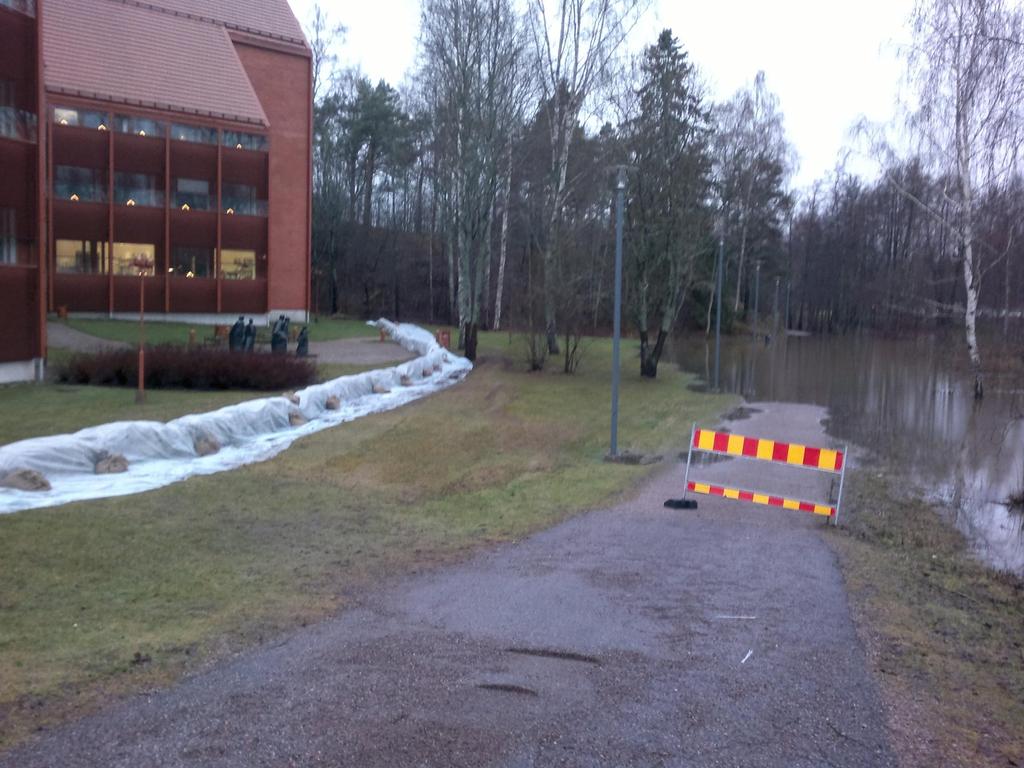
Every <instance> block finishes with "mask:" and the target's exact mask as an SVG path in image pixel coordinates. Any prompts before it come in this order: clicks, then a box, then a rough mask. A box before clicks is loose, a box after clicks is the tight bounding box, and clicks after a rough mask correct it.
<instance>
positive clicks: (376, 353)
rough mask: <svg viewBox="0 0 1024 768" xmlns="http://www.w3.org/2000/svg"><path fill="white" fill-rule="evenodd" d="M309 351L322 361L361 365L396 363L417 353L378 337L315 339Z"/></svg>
mask: <svg viewBox="0 0 1024 768" xmlns="http://www.w3.org/2000/svg"><path fill="white" fill-rule="evenodd" d="M309 351H310V352H311V353H312V354H314V355H316V356H317V359H318V360H319V361H320V362H321V363H353V364H360V365H374V364H377V363H379V364H381V365H394V364H396V363H401V362H405V361H406V360H412V359H413V358H414V357H416V354H415V353H413V352H410V351H409V350H407V349H405V348H404V347H402V346H401V345H400V344H396V343H395V342H393V341H378V340H377V339H337V340H335V341H313V342H310V344H309Z"/></svg>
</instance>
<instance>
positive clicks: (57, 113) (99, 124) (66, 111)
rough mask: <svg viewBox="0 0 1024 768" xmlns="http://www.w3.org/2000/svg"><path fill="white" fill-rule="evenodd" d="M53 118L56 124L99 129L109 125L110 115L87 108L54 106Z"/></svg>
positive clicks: (106, 127)
mask: <svg viewBox="0 0 1024 768" xmlns="http://www.w3.org/2000/svg"><path fill="white" fill-rule="evenodd" d="M53 120H54V122H55V123H57V124H58V125H77V126H79V127H81V128H96V129H98V130H101V131H105V130H107V129H108V128H109V127H110V115H108V114H107V113H106V112H92V111H90V110H87V109H70V108H68V107H54V108H53Z"/></svg>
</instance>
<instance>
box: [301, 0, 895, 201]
mask: <svg viewBox="0 0 1024 768" xmlns="http://www.w3.org/2000/svg"><path fill="white" fill-rule="evenodd" d="M319 1H320V5H321V7H322V8H324V9H325V10H326V11H327V12H328V15H329V18H330V19H331V20H332V21H333V22H335V23H339V22H340V23H342V24H344V25H345V26H346V27H347V28H348V34H347V36H346V38H345V42H344V45H343V46H342V47H341V48H340V49H339V51H338V52H339V55H340V57H341V59H342V62H343V63H344V64H349V65H358V66H359V67H360V69H362V71H363V72H364V74H366V75H367V76H368V77H369V78H370V79H371V80H374V81H376V80H378V79H380V78H384V79H385V80H387V81H388V82H390V83H392V84H397V83H399V82H400V81H401V80H402V78H403V76H404V75H405V73H406V71H407V70H409V69H410V68H411V67H412V65H413V62H414V57H415V48H416V36H417V30H418V26H419V5H420V4H419V0H319ZM289 2H290V3H291V5H292V8H293V10H294V11H295V15H296V16H297V17H298V18H299V21H301V22H302V23H303V25H306V24H307V23H308V20H309V18H310V10H311V9H312V7H313V5H314V3H315V2H316V0H289ZM912 6H913V0H859V1H858V0H711V1H710V2H708V0H702V2H699V3H698V2H689V0H654V4H653V7H652V9H651V11H649V13H648V17H647V18H645V19H644V20H643V21H642V22H641V24H640V27H639V28H638V30H637V33H636V35H634V40H636V44H637V46H638V47H639V46H640V45H643V44H648V43H651V42H654V40H655V38H656V37H657V33H658V32H659V31H660V30H661V29H662V28H664V27H671V28H672V31H673V32H674V33H675V35H676V36H677V37H678V38H679V39H680V41H681V42H682V43H683V45H684V46H685V47H686V48H687V49H688V50H689V52H690V54H691V57H692V60H693V61H694V62H695V63H696V64H697V66H698V67H700V69H701V71H702V73H703V75H704V77H705V78H706V80H707V81H708V83H709V85H710V86H711V89H712V95H713V97H714V98H715V99H723V98H727V97H728V96H730V95H732V93H734V92H735V91H736V90H737V89H738V88H740V87H742V86H743V85H745V84H748V83H751V82H753V79H754V75H755V74H756V72H757V71H758V70H759V69H763V70H764V71H765V73H766V75H767V80H768V85H769V87H770V88H771V89H772V90H773V91H775V92H776V93H777V94H778V95H779V98H780V99H781V103H782V109H783V112H784V113H785V115H786V129H787V133H788V135H789V138H790V141H791V142H792V143H793V145H794V146H795V147H796V150H797V152H798V154H799V156H800V169H799V172H798V174H797V177H796V180H795V181H796V186H798V187H804V186H807V185H809V184H810V183H811V182H813V181H814V180H815V179H816V178H818V177H820V176H822V175H823V174H825V173H827V172H828V171H830V170H832V169H833V168H834V167H835V165H836V161H837V159H838V157H839V153H840V151H841V149H842V148H843V147H844V145H847V144H848V143H849V139H848V132H849V128H850V126H851V125H852V124H853V123H854V122H855V121H856V120H857V119H858V118H860V117H861V116H862V115H863V116H866V117H867V118H868V119H869V120H872V121H875V122H886V121H888V120H889V119H891V117H892V115H893V112H894V105H895V99H896V91H897V86H898V82H899V80H900V78H901V76H902V75H903V71H904V68H903V65H902V64H901V63H900V62H899V61H898V59H897V50H896V49H897V47H898V46H899V45H901V44H903V43H905V42H906V40H907V27H906V20H907V17H908V16H909V14H910V11H911V8H912ZM848 167H850V168H851V169H853V170H857V171H861V172H866V173H870V172H871V164H870V163H869V162H868V161H866V160H865V159H864V158H858V157H857V156H854V157H852V158H851V160H850V162H849V164H848Z"/></svg>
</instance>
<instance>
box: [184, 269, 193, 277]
mask: <svg viewBox="0 0 1024 768" xmlns="http://www.w3.org/2000/svg"><path fill="white" fill-rule="evenodd" d="M185 277H195V273H194V272H193V271H192V270H191V269H190V270H189V271H188V272H186V273H185Z"/></svg>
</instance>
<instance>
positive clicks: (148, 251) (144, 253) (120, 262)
mask: <svg viewBox="0 0 1024 768" xmlns="http://www.w3.org/2000/svg"><path fill="white" fill-rule="evenodd" d="M137 262H143V263H145V264H147V265H148V266H146V267H145V268H144V269H140V267H139V266H138V265H137ZM140 271H141V272H144V273H145V274H146V276H147V277H152V276H153V275H155V274H156V246H155V245H152V244H150V243H114V274H115V275H138V274H139V272H140Z"/></svg>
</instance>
